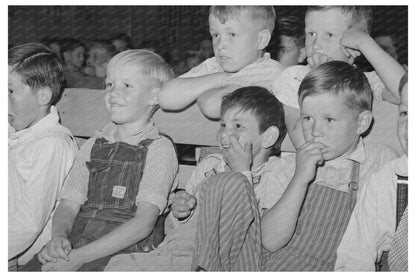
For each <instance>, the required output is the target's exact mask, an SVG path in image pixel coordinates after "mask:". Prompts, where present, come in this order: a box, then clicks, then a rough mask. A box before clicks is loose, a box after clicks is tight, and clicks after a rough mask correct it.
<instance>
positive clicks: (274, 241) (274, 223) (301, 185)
mask: <svg viewBox="0 0 416 277" xmlns="http://www.w3.org/2000/svg"><path fill="white" fill-rule="evenodd" d="M295 177H296V175H295ZM295 177H294V178H293V179H292V181H291V182H290V183H289V186H288V187H287V189H286V191H285V192H284V193H283V195H282V197H281V198H280V199H279V201H278V202H277V203H276V204H275V205H274V206H273V207H272V208H271V209H270V210H268V211H267V212H265V214H264V215H263V217H262V220H261V229H262V243H263V246H264V247H265V248H266V249H268V250H269V251H272V252H274V251H277V250H279V249H280V248H282V247H283V246H285V245H286V244H287V243H288V242H289V240H290V239H291V237H292V235H293V233H294V231H295V228H296V224H297V220H298V216H299V212H300V209H301V207H302V203H303V200H304V199H305V194H306V191H307V187H308V186H307V184H305V182H304V181H302V180H300V179H296V178H295Z"/></svg>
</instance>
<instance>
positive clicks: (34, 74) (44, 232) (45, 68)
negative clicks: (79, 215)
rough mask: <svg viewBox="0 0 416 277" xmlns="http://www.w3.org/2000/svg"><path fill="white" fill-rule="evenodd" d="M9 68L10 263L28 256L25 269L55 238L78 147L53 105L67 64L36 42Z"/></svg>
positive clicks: (13, 53) (13, 54)
mask: <svg viewBox="0 0 416 277" xmlns="http://www.w3.org/2000/svg"><path fill="white" fill-rule="evenodd" d="M8 64H9V66H8V73H9V84H8V86H9V93H8V98H9V112H8V117H9V124H10V127H9V162H10V163H11V164H12V165H10V166H11V167H12V170H14V172H15V173H16V174H14V176H18V177H16V178H13V177H12V178H11V179H10V180H9V187H10V186H12V189H10V190H9V211H8V212H9V214H8V215H9V252H8V258H9V260H10V259H12V258H15V257H16V256H18V255H21V254H22V253H24V252H25V251H26V252H25V254H24V255H23V256H21V257H20V260H19V263H20V264H24V263H26V262H27V261H28V256H29V257H31V256H33V255H34V253H36V252H37V251H39V250H40V247H42V245H43V244H44V243H46V241H47V240H49V239H50V233H51V224H50V216H51V213H52V210H53V209H54V207H55V203H56V200H57V198H58V194H59V192H60V190H61V188H62V185H63V182H64V179H65V177H66V176H67V174H68V172H69V170H70V168H71V166H72V163H73V161H74V158H75V153H76V151H77V146H76V143H75V141H74V139H73V137H72V134H71V132H70V131H69V130H68V129H66V128H64V127H63V126H61V125H60V124H59V116H58V112H57V111H56V109H55V107H54V106H53V105H54V104H55V103H56V102H57V101H58V99H59V98H60V96H61V93H62V86H63V83H64V75H63V65H62V62H61V59H59V57H58V56H57V55H56V54H54V53H53V52H51V51H50V50H49V49H48V48H46V47H45V46H43V45H41V44H34V43H30V44H23V45H19V46H16V47H13V48H12V49H10V50H9V60H8ZM11 173H12V172H11ZM12 174H13V173H12ZM13 180H15V182H13ZM35 241H36V242H35ZM28 248H29V249H28ZM35 251H36V252H35Z"/></svg>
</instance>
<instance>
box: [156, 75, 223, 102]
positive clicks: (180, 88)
mask: <svg viewBox="0 0 416 277" xmlns="http://www.w3.org/2000/svg"><path fill="white" fill-rule="evenodd" d="M225 79H226V73H214V74H209V75H204V76H200V77H191V78H176V79H173V80H170V81H169V82H167V83H166V84H165V85H164V86H163V87H162V89H161V91H160V93H159V96H158V103H159V105H160V107H161V108H162V109H167V110H178V109H182V108H184V107H186V106H188V105H189V104H191V103H192V102H193V101H195V100H196V99H197V98H198V97H199V96H200V95H201V94H202V93H204V92H205V91H207V90H210V89H213V88H218V87H221V86H223V85H224V82H225Z"/></svg>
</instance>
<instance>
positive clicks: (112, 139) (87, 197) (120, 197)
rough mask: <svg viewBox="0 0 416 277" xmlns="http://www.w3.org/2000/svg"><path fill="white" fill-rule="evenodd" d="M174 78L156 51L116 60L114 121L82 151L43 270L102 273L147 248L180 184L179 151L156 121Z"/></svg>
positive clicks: (42, 257)
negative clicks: (117, 259)
mask: <svg viewBox="0 0 416 277" xmlns="http://www.w3.org/2000/svg"><path fill="white" fill-rule="evenodd" d="M172 76H173V72H172V70H171V69H170V67H169V66H168V64H167V63H166V62H165V61H164V60H163V59H162V58H161V57H160V56H159V55H157V54H155V53H153V52H151V51H148V50H127V51H123V52H121V53H119V54H118V55H116V56H115V57H113V58H112V59H111V61H110V63H109V65H108V69H107V79H106V94H105V105H106V108H107V111H108V113H109V115H110V119H111V121H112V123H110V124H109V125H107V126H106V127H104V129H103V130H101V131H97V133H96V136H94V137H92V138H91V139H89V140H88V141H87V142H85V143H84V144H83V146H82V147H81V149H80V151H79V152H78V155H77V159H76V160H75V163H74V167H73V169H72V170H71V173H70V175H69V176H68V180H67V181H66V183H65V186H64V188H63V190H62V193H61V195H60V198H61V200H62V202H61V203H60V205H59V206H58V208H57V210H56V212H55V215H54V218H53V229H52V239H51V240H50V241H49V242H48V243H47V244H46V246H45V247H44V248H43V250H42V251H41V252H40V253H39V255H38V258H39V261H40V262H41V263H42V264H43V266H42V270H43V271H51V270H52V271H75V270H80V271H100V270H103V269H104V267H105V265H106V264H107V262H108V260H109V259H110V258H111V256H112V255H114V254H116V253H130V252H137V251H143V249H145V247H144V246H145V245H146V244H145V243H147V241H143V240H144V239H146V238H147V237H148V236H149V235H150V234H151V233H152V231H153V229H154V228H153V227H154V225H155V222H156V220H157V218H158V215H160V214H162V213H163V212H164V210H165V207H166V204H167V198H168V194H169V192H170V190H171V189H174V188H175V186H176V173H177V170H178V163H177V159H176V154H175V149H174V146H173V145H172V142H171V141H170V140H169V139H168V138H166V137H165V136H163V135H161V134H160V133H159V130H158V128H157V126H156V125H155V124H154V123H153V122H152V115H153V113H154V112H155V110H156V109H157V108H158V106H157V101H156V98H157V93H158V91H159V89H160V87H161V86H162V85H163V83H165V82H166V81H167V80H169V79H170V78H172ZM35 259H36V258H35ZM35 262H36V261H34V263H35ZM33 266H34V267H36V263H35V264H34V265H33ZM30 270H34V268H30Z"/></svg>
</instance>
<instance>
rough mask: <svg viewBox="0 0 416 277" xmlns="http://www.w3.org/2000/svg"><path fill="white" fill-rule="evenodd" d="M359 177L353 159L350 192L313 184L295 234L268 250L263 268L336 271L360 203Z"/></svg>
mask: <svg viewBox="0 0 416 277" xmlns="http://www.w3.org/2000/svg"><path fill="white" fill-rule="evenodd" d="M358 179H359V164H358V163H357V162H353V165H352V171H351V178H350V182H349V183H348V192H343V191H339V190H336V189H332V188H329V187H326V186H323V185H320V184H319V183H312V184H311V185H310V186H309V188H308V192H307V196H306V199H305V202H304V203H303V207H302V210H301V213H300V215H299V218H298V222H297V225H296V229H295V232H294V234H293V237H292V238H291V240H290V241H289V243H288V244H287V245H286V246H285V247H284V248H282V249H280V250H278V251H277V252H274V253H270V252H265V253H264V255H263V257H264V259H263V266H262V267H263V269H264V270H267V271H333V270H334V266H335V261H336V251H337V249H338V246H339V244H340V242H341V239H342V236H343V234H344V232H345V230H346V228H347V225H348V222H349V219H350V217H351V213H352V211H353V209H354V206H355V203H356V197H357V190H358ZM264 251H266V250H264Z"/></svg>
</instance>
